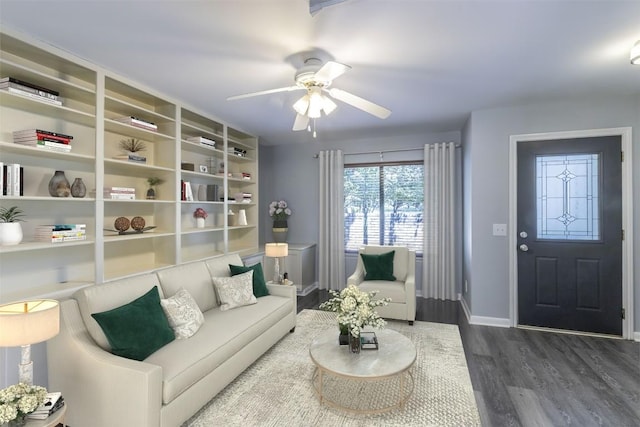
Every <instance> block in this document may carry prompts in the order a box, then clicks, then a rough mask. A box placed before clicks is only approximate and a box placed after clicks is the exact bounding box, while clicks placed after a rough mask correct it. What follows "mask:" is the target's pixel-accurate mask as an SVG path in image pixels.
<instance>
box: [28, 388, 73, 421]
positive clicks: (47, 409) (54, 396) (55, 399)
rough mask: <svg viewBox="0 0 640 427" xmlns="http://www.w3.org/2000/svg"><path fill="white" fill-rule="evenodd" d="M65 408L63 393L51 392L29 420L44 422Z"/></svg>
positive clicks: (30, 415)
mask: <svg viewBox="0 0 640 427" xmlns="http://www.w3.org/2000/svg"><path fill="white" fill-rule="evenodd" d="M62 406H64V398H63V397H62V393H60V392H58V391H54V392H49V393H47V396H46V397H45V399H44V402H42V404H41V405H40V406H38V407H37V408H36V410H35V411H33V412H31V413H29V414H28V415H27V418H29V419H32V420H44V419H46V418H47V417H49V415H51V414H53V413H55V412H56V411H58V410H59V409H60V408H62Z"/></svg>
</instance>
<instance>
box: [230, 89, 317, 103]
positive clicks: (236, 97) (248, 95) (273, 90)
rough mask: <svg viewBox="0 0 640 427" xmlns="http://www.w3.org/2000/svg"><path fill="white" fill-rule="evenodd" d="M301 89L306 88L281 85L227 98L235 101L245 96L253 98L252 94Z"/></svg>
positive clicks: (258, 94)
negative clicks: (276, 87)
mask: <svg viewBox="0 0 640 427" xmlns="http://www.w3.org/2000/svg"><path fill="white" fill-rule="evenodd" d="M301 89H305V88H302V87H300V86H288V87H280V88H278V89H269V90H263V91H260V92H251V93H245V94H243V95H235V96H230V97H228V98H227V101H234V100H236V99H243V98H251V97H252V96H260V95H269V94H270V93H278V92H291V91H293V90H301Z"/></svg>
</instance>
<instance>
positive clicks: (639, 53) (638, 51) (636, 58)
mask: <svg viewBox="0 0 640 427" xmlns="http://www.w3.org/2000/svg"><path fill="white" fill-rule="evenodd" d="M629 59H630V60H631V64H633V65H640V40H638V41H637V42H636V43H635V44H634V45H633V47H632V48H631V54H630V55H629Z"/></svg>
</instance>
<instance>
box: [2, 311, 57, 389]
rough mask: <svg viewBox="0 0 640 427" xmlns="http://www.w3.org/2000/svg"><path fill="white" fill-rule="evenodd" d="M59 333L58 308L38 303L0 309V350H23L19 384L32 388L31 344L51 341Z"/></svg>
mask: <svg viewBox="0 0 640 427" xmlns="http://www.w3.org/2000/svg"><path fill="white" fill-rule="evenodd" d="M58 332H60V305H59V304H58V301H56V300H50V299H41V300H33V301H20V302H12V303H9V304H3V305H0V346H1V347H17V346H21V347H22V354H21V359H20V365H19V366H18V367H19V370H18V373H19V381H20V382H21V383H25V384H28V385H33V362H32V361H31V344H36V343H39V342H42V341H46V340H48V339H49V338H53V337H54V336H56V335H57V334H58Z"/></svg>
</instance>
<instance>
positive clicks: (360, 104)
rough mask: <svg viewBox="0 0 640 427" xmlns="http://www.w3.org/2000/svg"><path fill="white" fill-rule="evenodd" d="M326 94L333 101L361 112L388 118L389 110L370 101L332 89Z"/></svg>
mask: <svg viewBox="0 0 640 427" xmlns="http://www.w3.org/2000/svg"><path fill="white" fill-rule="evenodd" d="M328 92H329V94H330V95H331V96H333V97H334V98H335V99H337V100H339V101H342V102H345V103H347V104H349V105H352V106H354V107H356V108H359V109H361V110H362V111H365V112H367V113H369V114H371V115H374V116H376V117H378V118H381V119H386V118H387V117H389V115H391V110H388V109H386V108H384V107H382V106H380V105H378V104H374V103H373V102H371V101H367V100H366V99H364V98H360V97H359V96H356V95H354V94H352V93H349V92H346V91H344V90H341V89H336V88H332V89H329V90H328Z"/></svg>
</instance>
